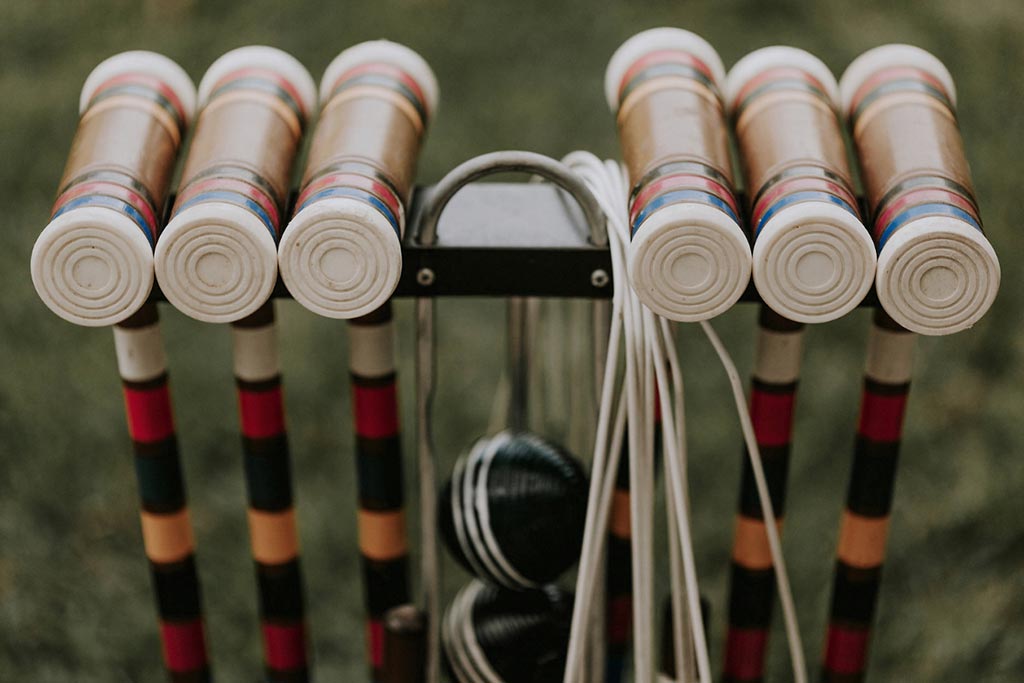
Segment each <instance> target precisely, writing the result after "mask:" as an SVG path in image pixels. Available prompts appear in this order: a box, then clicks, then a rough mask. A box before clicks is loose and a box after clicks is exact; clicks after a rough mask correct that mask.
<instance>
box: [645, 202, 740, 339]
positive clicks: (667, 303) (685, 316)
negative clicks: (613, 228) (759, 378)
mask: <svg viewBox="0 0 1024 683" xmlns="http://www.w3.org/2000/svg"><path fill="white" fill-rule="evenodd" d="M628 259H629V278H630V283H631V284H632V286H633V290H634V291H635V292H636V294H637V296H638V297H640V300H641V301H643V302H644V304H645V305H647V307H648V308H650V309H651V310H652V311H654V312H655V313H657V314H658V315H662V316H664V317H666V318H669V319H670V320H676V321H679V322H696V321H700V320H709V319H711V318H713V317H715V316H717V315H720V314H721V313H724V312H725V311H726V310H728V309H729V308H730V307H731V306H732V305H733V304H735V303H736V302H737V301H738V300H739V298H740V297H741V296H742V295H743V292H744V290H745V289H746V287H747V284H748V283H749V281H750V265H751V255H750V246H749V244H748V242H747V238H746V236H745V235H744V234H743V231H742V230H741V229H740V227H739V225H737V224H736V223H735V222H733V221H732V220H731V219H729V217H728V216H726V215H725V214H724V213H722V212H720V211H718V210H717V209H713V208H710V207H706V206H701V205H694V204H677V205H672V206H667V207H664V208H662V209H659V210H658V211H656V212H654V213H653V214H652V215H651V216H650V218H648V219H647V220H645V221H644V222H643V223H642V224H641V225H640V226H639V227H638V228H637V231H636V234H635V235H634V236H633V241H632V242H631V243H630V246H629V255H628Z"/></svg>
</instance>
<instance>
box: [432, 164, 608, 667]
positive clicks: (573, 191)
mask: <svg viewBox="0 0 1024 683" xmlns="http://www.w3.org/2000/svg"><path fill="white" fill-rule="evenodd" d="M496 173H530V174H533V175H537V176H540V177H542V178H545V179H546V180H549V181H551V182H552V183H554V184H555V185H557V186H558V187H560V188H562V189H563V190H565V191H566V192H568V193H569V195H571V196H572V197H573V199H575V200H576V203H577V204H579V207H580V209H581V210H582V211H583V217H584V218H585V220H586V221H587V225H588V226H589V228H590V243H591V244H593V245H594V246H596V247H604V246H607V245H608V230H607V226H606V225H605V218H604V213H603V212H602V211H601V207H600V205H599V204H598V202H597V199H596V198H595V197H594V195H593V194H591V192H590V189H589V188H587V186H586V184H585V183H584V182H583V180H582V179H581V178H580V177H579V176H577V175H576V174H575V173H573V172H572V171H571V170H570V169H569V167H568V166H566V165H565V164H563V163H561V162H559V161H555V160H554V159H552V158H551V157H547V156H544V155H543V154H537V153H535V152H521V151H503V152H491V153H489V154H482V155H480V156H478V157H474V158H472V159H469V160H468V161H464V162H463V163H461V164H459V165H458V166H456V167H455V168H453V169H452V170H451V171H449V172H448V174H447V175H446V176H445V177H444V178H442V179H441V182H439V183H438V184H437V185H435V186H434V189H433V190H432V191H431V193H430V195H429V196H428V197H427V199H426V203H425V206H424V209H423V211H422V213H420V215H419V220H418V221H416V226H417V227H416V233H415V234H414V235H413V242H414V243H415V244H418V245H421V246H430V245H433V244H435V243H436V242H437V222H438V220H439V219H440V218H441V214H442V213H443V212H444V209H445V207H446V206H447V205H448V202H449V201H451V199H452V197H454V196H455V195H456V194H457V193H458V191H459V190H461V189H462V188H463V187H465V186H466V185H468V184H469V183H471V182H473V181H474V180H479V179H480V178H484V177H487V176H490V175H494V174H496ZM434 363H435V357H434V300H433V299H432V298H430V297H425V298H424V297H421V298H418V299H417V301H416V426H417V429H416V432H417V434H416V441H417V443H416V451H417V460H418V463H419V468H418V469H419V474H420V541H421V546H422V551H421V562H422V578H423V587H422V593H423V602H424V607H425V611H426V613H427V622H428V626H427V667H426V668H427V672H426V673H427V676H426V679H427V681H428V683H436V682H437V681H438V680H439V669H440V666H439V664H440V662H439V659H440V657H439V654H440V612H441V605H440V561H439V558H438V548H437V502H436V499H437V491H436V481H435V480H436V470H435V466H434V447H433V437H432V435H431V423H432V412H433V411H432V403H433V397H434Z"/></svg>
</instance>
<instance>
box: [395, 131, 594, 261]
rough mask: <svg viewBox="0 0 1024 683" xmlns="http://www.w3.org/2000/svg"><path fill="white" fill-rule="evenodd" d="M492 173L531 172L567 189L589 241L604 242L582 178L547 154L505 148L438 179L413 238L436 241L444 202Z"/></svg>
mask: <svg viewBox="0 0 1024 683" xmlns="http://www.w3.org/2000/svg"><path fill="white" fill-rule="evenodd" d="M496 173H531V174H533V175H538V176H540V177H542V178H544V179H545V180H550V181H551V182H552V183H554V184H555V185H557V186H558V187H560V188H562V189H563V190H565V191H566V192H568V193H569V194H570V195H571V196H572V197H573V199H575V200H576V203H577V204H579V206H580V209H581V210H582V211H583V217H584V219H586V221H587V225H588V226H589V227H590V243H591V244H593V245H594V246H596V247H604V246H607V245H608V231H607V228H606V226H605V218H604V213H602V212H601V206H600V205H599V204H598V203H597V199H595V198H594V195H593V194H591V192H590V189H589V188H588V187H587V186H586V184H585V183H584V182H583V180H582V179H580V177H579V176H577V175H576V174H575V173H573V172H572V171H571V170H569V167H568V166H566V165H565V164H563V163H562V162H560V161H556V160H555V159H552V158H551V157H548V156H544V155H543V154H537V153H536V152H523V151H518V150H507V151H501V152H490V153H489V154H481V155H480V156H478V157H473V158H472V159H469V160H467V161H464V162H462V163H461V164H459V165H458V166H456V167H455V168H453V169H452V170H451V171H449V172H448V174H447V175H446V176H445V177H444V178H442V179H441V182H439V183H438V184H437V185H435V186H434V189H433V190H431V193H430V195H429V196H428V197H427V200H426V204H425V206H424V209H423V213H422V214H421V215H420V220H419V221H417V230H416V235H415V236H414V240H415V242H416V244H419V245H426V246H429V245H433V244H435V243H436V242H437V222H438V220H439V219H440V218H441V213H442V212H444V209H445V207H446V206H448V202H449V201H451V198H452V197H454V196H455V195H456V194H457V193H458V191H459V190H461V189H462V188H463V187H465V186H466V185H468V184H469V183H471V182H473V181H475V180H479V179H480V178H485V177H487V176H489V175H494V174H496Z"/></svg>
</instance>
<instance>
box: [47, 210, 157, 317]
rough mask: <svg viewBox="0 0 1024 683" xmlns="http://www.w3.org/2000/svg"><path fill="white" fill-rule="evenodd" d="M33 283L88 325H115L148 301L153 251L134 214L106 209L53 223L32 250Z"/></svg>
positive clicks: (51, 302) (65, 313)
mask: <svg viewBox="0 0 1024 683" xmlns="http://www.w3.org/2000/svg"><path fill="white" fill-rule="evenodd" d="M31 269H32V283H33V284H34V285H35V288H36V292H38V294H39V297H40V298H41V299H42V300H43V302H44V303H45V304H46V305H47V306H48V307H49V308H50V310H51V311H53V312H54V313H56V314H57V315H59V316H60V317H62V318H64V319H65V320H67V321H69V322H72V323H75V324H78V325H85V326H88V327H102V326H105V325H113V324H115V323H118V322H121V321H123V320H125V319H126V318H128V317H129V316H130V315H131V314H132V313H134V312H135V311H137V310H138V309H139V308H141V307H142V304H144V303H145V301H146V299H147V297H148V296H149V293H150V291H151V290H152V288H153V252H152V248H151V247H150V245H149V240H147V239H146V236H145V235H144V234H143V233H142V231H141V230H140V229H139V226H138V225H136V224H135V223H134V222H133V221H132V220H131V219H130V218H128V217H127V216H125V215H123V214H121V213H119V212H117V211H114V210H111V209H106V208H102V207H82V208H78V209H72V210H71V211H68V212H67V213H65V214H62V215H60V216H58V217H57V218H55V219H54V220H53V221H51V222H50V224H49V225H47V226H46V228H45V229H44V230H43V232H42V234H40V236H39V239H38V240H36V243H35V246H34V247H33V249H32V265H31Z"/></svg>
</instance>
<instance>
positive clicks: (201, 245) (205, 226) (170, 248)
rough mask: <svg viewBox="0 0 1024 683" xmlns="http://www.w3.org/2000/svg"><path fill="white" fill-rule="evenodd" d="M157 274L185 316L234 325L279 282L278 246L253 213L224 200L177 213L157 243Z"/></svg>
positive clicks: (161, 286)
mask: <svg viewBox="0 0 1024 683" xmlns="http://www.w3.org/2000/svg"><path fill="white" fill-rule="evenodd" d="M156 276H157V280H158V281H159V282H160V288H161V290H162V291H163V293H164V296H166V297H167V300H168V301H169V302H170V303H171V304H172V305H173V306H174V307H175V308H177V309H178V310H180V311H181V312H182V313H184V314H185V315H188V316H189V317H192V318H195V319H196V320H202V321H205V322H211V323H224V322H234V321H236V320H241V319H243V318H245V317H246V316H248V315H250V314H252V313H254V312H255V311H256V310H257V309H259V307H260V306H262V305H263V304H264V303H266V301H267V299H269V298H270V296H271V294H272V293H273V291H274V284H275V283H276V282H277V245H275V244H274V238H273V236H271V234H270V231H269V230H268V229H267V226H266V225H265V224H264V223H263V222H262V221H260V219H259V218H257V217H256V216H255V215H254V214H252V213H250V212H249V211H246V210H245V209H243V208H241V207H239V206H235V205H233V204H227V203H224V202H216V201H208V202H200V203H198V204H195V205H193V206H190V207H188V208H186V209H185V210H183V211H181V212H180V213H178V214H177V215H176V216H175V217H174V218H173V219H172V220H171V222H170V223H168V225H167V227H166V228H165V229H164V231H163V233H162V234H161V235H160V240H159V241H158V242H157V245H156Z"/></svg>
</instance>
